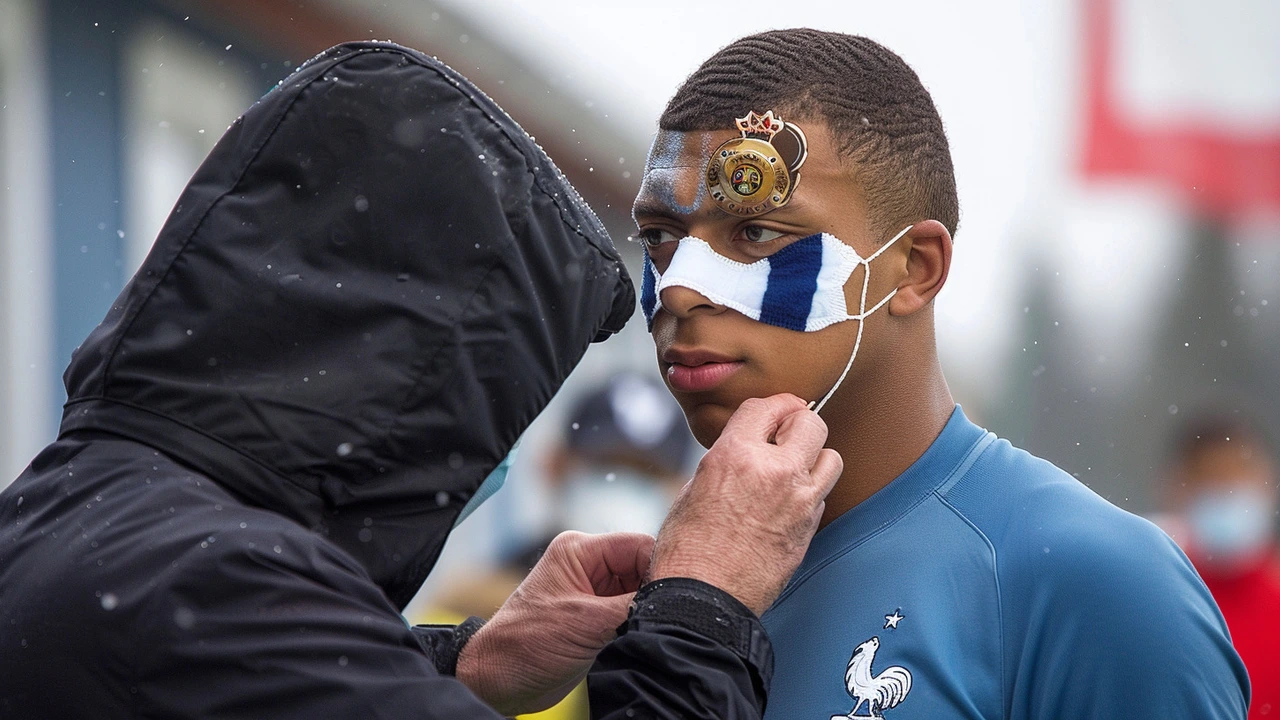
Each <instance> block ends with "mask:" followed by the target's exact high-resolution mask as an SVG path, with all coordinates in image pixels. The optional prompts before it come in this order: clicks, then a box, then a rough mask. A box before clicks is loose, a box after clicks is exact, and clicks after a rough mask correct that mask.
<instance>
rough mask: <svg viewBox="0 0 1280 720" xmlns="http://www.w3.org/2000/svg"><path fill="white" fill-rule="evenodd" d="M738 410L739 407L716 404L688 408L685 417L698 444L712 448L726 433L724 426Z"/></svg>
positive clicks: (701, 404) (699, 404)
mask: <svg viewBox="0 0 1280 720" xmlns="http://www.w3.org/2000/svg"><path fill="white" fill-rule="evenodd" d="M736 409H738V408H737V405H733V406H728V405H722V404H720V403H715V402H703V403H698V404H696V405H693V406H692V407H686V408H685V417H686V418H687V419H688V420H689V430H690V432H692V433H693V437H694V439H696V440H697V441H698V444H699V445H701V446H702V447H704V448H710V447H711V446H712V445H713V444H714V443H715V441H716V440H717V439H719V437H720V433H722V432H724V426H725V425H727V424H728V423H729V418H730V417H731V416H732V415H733V411H734V410H736Z"/></svg>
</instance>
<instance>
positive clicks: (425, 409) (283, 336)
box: [0, 42, 839, 719]
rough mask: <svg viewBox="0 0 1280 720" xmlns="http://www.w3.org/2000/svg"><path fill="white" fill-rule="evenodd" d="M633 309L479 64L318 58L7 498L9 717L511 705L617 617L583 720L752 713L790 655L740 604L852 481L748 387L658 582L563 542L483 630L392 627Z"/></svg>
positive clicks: (230, 140)
mask: <svg viewBox="0 0 1280 720" xmlns="http://www.w3.org/2000/svg"><path fill="white" fill-rule="evenodd" d="M633 305H634V295H633V290H632V288H631V285H630V281H629V279H628V278H627V275H626V272H625V270H624V268H623V265H622V263H621V261H620V260H619V257H618V255H617V253H616V251H615V249H614V247H613V245H612V243H611V241H610V240H609V237H608V235H607V233H606V232H605V230H604V228H603V227H602V226H601V224H600V222H599V220H598V219H597V218H596V217H595V215H594V214H593V213H592V212H591V210H590V209H589V208H588V207H587V206H586V205H585V204H584V203H583V201H582V200H581V199H580V198H579V196H578V195H577V193H576V192H575V191H574V189H573V188H572V187H571V186H570V185H569V183H568V182H567V181H566V180H565V179H564V177H563V176H562V175H561V174H560V173H559V171H558V170H557V169H556V168H555V166H554V165H553V164H552V163H551V161H550V160H549V159H548V158H547V157H546V155H545V154H544V153H543V152H542V151H541V150H540V149H539V148H538V147H537V146H536V145H535V144H534V143H533V141H532V140H531V139H530V138H529V137H528V136H527V135H526V134H525V133H524V132H523V131H522V130H520V128H519V126H518V125H516V124H515V122H514V121H512V120H511V119H510V118H509V117H508V116H507V115H506V114H505V113H503V112H502V110H501V109H500V108H498V107H497V106H496V105H495V104H494V103H493V102H492V101H490V100H489V99H488V98H487V97H485V96H484V95H483V93H481V92H480V91H479V90H477V89H476V88H475V87H474V86H473V85H471V84H470V83H469V82H468V81H467V80H466V79H465V78H463V77H462V76H460V75H458V74H457V73H455V72H454V71H452V70H451V69H449V68H448V67H446V66H444V65H442V64H441V63H439V62H438V61H435V60H434V59H432V58H428V57H426V56H424V55H422V54H420V53H417V52H415V51H411V50H408V49H405V48H401V47H399V46H395V45H392V44H389V43H375V42H362V43H350V44H346V45H341V46H338V47H336V48H333V49H331V50H329V51H326V52H325V53H322V54H321V55H319V56H317V57H316V58H314V59H313V60H311V61H309V62H308V63H307V64H305V65H304V66H303V67H302V68H300V69H299V71H298V72H296V73H295V74H293V75H292V76H290V77H289V78H287V79H286V80H285V81H284V82H282V83H281V84H280V85H279V86H278V87H277V88H275V89H274V90H273V91H272V92H270V93H268V94H267V95H266V96H265V97H264V98H262V99H261V100H260V101H259V102H258V103H256V104H255V105H254V106H253V107H252V108H251V109H250V110H248V111H247V112H246V113H245V115H244V116H243V117H241V118H240V119H238V120H237V121H236V122H235V123H234V124H233V125H232V126H231V127H230V128H229V129H228V131H227V133H226V134H225V135H224V137H223V138H222V139H221V140H220V141H219V143H218V145H217V146H216V147H215V148H214V150H213V151H212V152H211V154H210V155H209V157H208V158H207V159H206V160H205V162H204V163H203V164H202V165H201V167H200V168H199V170H198V171H197V172H196V174H195V175H194V177H193V178H192V179H191V181H190V183H189V185H188V186H187V188H186V190H185V191H184V192H183V194H182V196H181V197H180V198H179V200H178V202H177V204H176V206H175V207H174V209H173V212H172V214H171V216H170V217H169V220H168V222H167V223H166V225H165V226H164V228H163V229H162V231H161V233H160V235H159V237H158V239H157V241H156V244H155V247H154V249H153V250H152V252H151V253H150V255H149V256H148V258H147V259H146V261H145V262H144V263H143V265H142V267H141V269H140V270H139V271H138V273H137V274H136V275H135V276H134V278H133V279H132V281H131V282H130V283H129V284H128V286H127V287H126V288H125V290H124V291H123V292H122V294H121V295H120V297H119V299H118V300H117V301H116V303H115V304H114V305H113V307H112V308H111V310H110V311H109V313H108V314H107V317H106V319H105V320H104V321H103V322H102V324H101V325H99V326H98V328H96V329H95V330H94V331H93V332H92V333H91V334H90V336H89V337H88V339H87V340H86V341H85V342H84V344H83V345H82V346H81V347H80V348H79V349H78V350H77V352H76V353H75V355H74V357H73V359H72V362H71V365H70V367H69V368H68V369H67V372H66V375H65V382H66V387H67V391H68V396H69V400H68V402H67V404H66V408H65V412H64V416H63V420H62V425H61V430H60V434H59V437H58V439H57V440H56V442H54V443H53V444H51V445H50V446H49V447H47V448H46V449H45V450H44V451H43V452H41V453H40V454H39V455H38V456H37V457H36V458H35V459H34V460H33V461H32V463H31V465H30V466H29V467H28V468H27V470H26V471H25V472H24V473H23V474H22V475H21V476H20V477H19V478H18V479H17V480H16V481H15V482H14V483H13V484H12V485H11V486H10V487H9V488H8V489H7V490H6V491H5V492H4V493H2V494H0V717H3V718H17V719H26V718H33V719H34V718H41V719H48V718H59V719H61V718H79V717H86V718H87V717H92V718H141V717H163V718H247V717H254V718H267V717H270V718H357V717H358V718H370V717H377V718H473V717H474V718H484V717H497V715H496V714H495V711H494V710H493V709H491V707H490V706H492V707H496V708H498V709H500V710H503V711H504V712H510V713H515V712H525V711H531V710H536V709H538V708H541V707H546V706H548V705H550V704H551V703H553V702H555V701H556V700H557V699H559V698H560V697H562V696H563V695H564V693H565V692H567V691H568V690H569V689H570V688H571V687H572V686H573V685H574V684H575V683H576V682H578V681H579V680H580V679H581V677H582V676H583V674H585V673H586V672H587V668H588V667H589V666H590V664H591V662H592V660H593V659H594V658H595V657H596V654H597V652H598V651H599V650H600V649H601V648H602V647H603V646H605V644H606V642H609V641H610V638H612V637H613V635H614V628H615V627H616V628H617V631H616V632H617V634H618V637H617V639H616V640H613V641H612V642H611V643H610V645H609V647H610V652H609V653H608V654H606V655H602V656H600V660H599V662H598V664H597V666H596V667H595V669H593V670H592V676H593V680H592V693H593V696H592V704H593V709H594V710H595V712H596V714H597V716H599V717H641V718H643V717H706V718H711V717H758V716H759V715H760V714H761V713H762V711H763V707H764V703H765V697H766V693H767V688H768V683H769V678H770V674H771V672H772V655H771V650H770V647H769V642H768V639H767V637H766V636H765V634H764V631H763V629H762V627H761V626H760V624H759V621H758V619H757V618H756V616H755V615H754V614H753V613H752V612H751V611H750V610H748V609H747V608H746V607H745V606H744V605H743V604H742V603H740V602H738V601H737V600H736V599H735V597H734V594H735V592H744V591H745V590H746V589H747V588H748V587H750V589H751V593H752V596H753V597H760V596H761V594H762V591H761V589H760V588H765V590H764V591H763V594H764V595H768V593H770V592H771V593H773V594H772V595H768V597H770V598H771V597H773V596H776V594H777V591H778V590H780V589H781V586H782V583H783V582H785V580H786V578H787V576H789V575H790V572H791V571H792V570H794V568H795V566H796V564H797V563H798V562H799V559H800V556H801V555H802V554H803V552H804V549H805V547H806V546H807V543H808V540H809V537H811V535H812V533H813V530H814V528H815V526H816V521H817V517H818V515H820V512H821V503H822V497H823V496H825V494H826V491H827V490H828V489H829V488H830V484H831V482H833V481H834V478H835V477H836V476H838V474H839V468H838V464H839V459H838V456H837V457H835V458H834V459H833V458H832V457H831V455H833V453H832V451H829V450H827V451H821V452H820V448H821V445H822V442H823V440H824V439H825V426H823V425H822V424H821V421H820V420H818V419H817V417H816V415H813V414H812V413H810V412H808V411H806V410H804V409H803V403H801V402H800V401H799V400H798V399H795V398H784V397H779V398H772V399H769V400H762V401H758V402H756V403H754V404H752V403H748V404H747V405H744V408H743V410H742V411H741V412H740V413H739V415H738V416H736V418H737V419H736V425H735V424H734V423H731V427H730V428H729V429H727V430H726V432H725V439H724V441H723V442H722V443H719V444H718V446H717V447H714V448H712V450H711V451H710V452H709V453H708V456H707V459H706V460H705V461H704V463H703V465H702V466H701V467H700V469H699V472H698V474H697V475H695V477H694V479H693V481H691V483H690V484H689V485H688V486H686V489H685V491H684V493H683V494H682V496H681V498H680V499H679V500H678V501H677V503H676V506H675V510H674V511H673V514H672V518H671V519H670V520H669V521H668V523H667V526H665V527H664V530H663V532H662V533H661V534H660V536H659V538H658V539H657V550H656V552H654V555H653V557H654V560H653V565H652V567H651V566H650V563H649V557H650V550H651V549H653V547H654V545H653V543H654V541H653V539H651V538H648V537H647V536H642V535H604V536H585V535H572V534H571V535H566V536H563V537H561V538H559V539H557V541H556V542H555V543H554V544H553V545H552V547H551V548H550V550H549V551H548V553H547V555H546V557H545V558H544V559H543V560H542V561H541V562H540V563H539V564H538V566H537V567H536V568H535V569H534V571H533V573H532V574H531V575H530V577H529V579H528V580H527V581H526V582H525V584H524V585H522V586H521V588H520V589H519V590H517V591H516V593H515V594H514V595H513V596H512V598H511V600H509V601H508V603H507V604H506V605H504V606H503V608H502V609H501V610H499V612H498V613H497V615H496V616H495V617H494V618H493V619H492V620H491V621H490V622H489V623H488V624H486V625H483V626H482V625H481V623H480V622H479V621H478V620H476V619H472V620H470V621H468V622H466V623H463V624H462V625H461V626H458V627H457V628H451V627H449V628H445V627H418V628H410V627H408V626H407V625H406V624H405V622H404V620H403V619H402V616H401V615H400V611H401V610H402V609H403V607H404V605H405V604H406V603H407V602H408V601H409V599H410V598H411V597H412V596H413V594H414V593H415V592H416V590H417V589H418V587H419V586H420V585H421V583H422V581H423V580H424V579H425V577H426V576H427V573H428V572H429V571H430V569H431V567H432V565H433V564H434V563H435V560H436V558H437V556H438V554H439V552H440V549H441V547H442V545H443V543H444V540H445V538H446V537H447V535H448V533H449V531H450V529H451V528H452V527H453V525H454V524H455V522H456V520H457V518H458V517H459V514H460V512H461V511H462V509H463V507H464V506H465V505H466V504H467V502H468V500H469V499H470V498H471V497H472V495H473V494H474V493H475V492H476V491H477V489H478V488H479V486H480V485H481V484H482V481H483V480H484V479H485V478H486V477H487V476H488V475H489V474H490V473H491V471H493V470H494V468H495V467H497V466H498V465H499V463H500V461H501V460H502V459H503V458H504V457H505V456H506V454H507V453H508V451H509V450H510V448H511V447H512V445H513V444H514V443H515V441H516V439H517V438H518V437H519V435H520V434H521V433H522V432H523V430H524V429H525V428H526V427H527V426H528V424H529V423H530V422H531V421H532V420H533V418H534V417H535V416H536V415H537V414H538V412H539V411H540V410H541V409H542V408H543V407H544V406H545V405H546V403H547V402H548V401H549V400H550V398H551V397H552V395H553V394H554V393H555V392H556V390H557V389H558V388H559V386H560V385H561V383H562V382H563V381H564V379H565V377H566V376H567V375H568V374H569V372H570V370H572V368H573V367H574V365H575V364H576V363H577V362H578V360H579V359H580V358H581V356H582V354H583V352H584V351H585V350H586V348H587V346H588V344H589V343H590V342H591V341H593V340H602V339H604V338H606V337H608V336H609V335H611V334H612V333H614V332H616V331H617V330H619V329H620V328H621V327H622V325H623V323H624V322H625V321H626V319H627V318H628V316H629V315H630V314H631V313H632V310H633ZM649 578H658V580H657V581H655V582H649V583H648V584H647V585H644V586H643V587H640V586H641V584H642V582H644V581H645V580H647V579H649ZM707 581H711V582H713V583H714V585H713V584H711V583H709V582H707ZM637 588H639V592H638V593H636V594H635V596H634V599H633V597H632V595H631V593H633V592H635V591H636V590H637ZM468 641H470V642H468ZM477 695H478V696H479V697H477ZM481 698H483V701H482V699H481Z"/></svg>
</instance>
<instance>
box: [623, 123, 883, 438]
mask: <svg viewBox="0 0 1280 720" xmlns="http://www.w3.org/2000/svg"><path fill="white" fill-rule="evenodd" d="M797 124H799V125H800V126H801V128H802V129H803V130H804V131H805V134H806V135H807V137H808V141H809V157H808V160H807V162H806V163H805V165H804V168H803V169H802V171H801V177H802V181H801V182H800V183H799V185H798V186H797V187H796V190H795V192H794V194H793V196H792V198H791V201H790V202H789V203H788V204H787V205H785V206H784V207H782V208H779V209H777V210H774V211H772V212H769V213H766V214H764V215H761V216H758V217H754V218H739V217H735V216H733V215H729V214H728V213H726V212H724V211H723V210H721V209H720V208H719V207H718V206H717V205H716V203H715V201H713V200H712V199H711V198H710V197H709V196H708V194H707V192H706V190H705V187H704V173H705V170H706V165H707V160H708V158H709V156H710V154H711V152H712V151H713V150H714V149H715V148H717V147H719V146H720V144H721V143H723V142H725V141H726V140H729V139H731V138H734V137H737V136H738V135H739V133H738V132H737V131H736V130H730V131H715V132H686V133H677V132H669V131H663V132H660V133H659V134H658V137H657V139H656V140H655V142H654V147H653V150H652V152H651V154H650V158H649V162H648V165H647V167H646V169H645V175H644V180H643V183H642V185H641V188H640V194H639V195H638V196H637V198H636V202H635V206H634V208H633V210H634V214H635V219H636V224H637V225H638V227H639V232H638V233H637V237H638V238H639V240H640V241H641V242H643V243H645V245H646V248H647V250H648V252H649V255H650V257H651V258H652V259H653V263H654V265H655V266H656V267H657V269H658V271H659V272H663V271H664V270H665V269H666V267H667V265H668V264H669V263H670V262H671V258H672V255H673V254H674V252H675V250H676V247H677V245H678V242H679V240H680V239H681V238H683V237H686V236H689V235H692V236H694V237H697V238H700V239H702V240H704V241H706V242H707V243H708V244H709V245H710V246H711V247H712V248H713V249H714V250H715V251H716V252H717V253H719V254H720V255H723V256H724V257H726V258H729V259H732V260H736V261H738V262H743V263H750V262H755V261H757V260H760V259H761V258H765V257H768V256H770V255H772V254H773V253H775V252H777V251H778V250H780V249H782V248H783V247H786V246H787V245H788V244H790V243H792V242H795V241H796V240H798V239H800V238H803V237H807V236H809V235H813V234H814V233H819V232H826V233H830V234H832V235H834V236H836V237H837V238H840V239H841V240H842V241H844V242H845V243H847V244H849V245H851V246H853V248H854V249H855V250H857V251H858V252H859V253H860V254H861V255H862V257H867V256H869V255H870V254H871V253H872V252H874V251H875V249H876V245H875V243H876V241H877V239H875V238H872V237H871V235H870V233H869V230H868V228H869V225H868V223H867V218H866V212H865V206H864V202H863V200H862V196H861V193H860V192H859V191H858V188H857V186H856V183H855V182H854V178H853V177H852V174H851V171H850V169H849V168H848V167H847V166H846V165H844V164H842V163H841V161H840V160H839V158H838V155H837V154H836V148H835V146H834V144H833V143H832V141H831V137H830V135H829V133H828V132H827V130H826V128H825V127H823V126H822V125H821V124H820V123H816V122H799V123H797ZM882 260H883V258H882V259H877V260H876V261H875V263H873V265H874V266H877V267H878V266H879V263H880V262H882ZM863 272H864V268H863V267H861V266H860V267H859V268H858V269H857V270H855V271H854V273H853V275H852V277H850V278H849V281H848V282H847V283H846V285H845V297H846V304H847V306H848V307H850V308H854V310H853V311H854V312H856V308H857V307H858V300H859V297H858V296H859V295H860V294H861V290H862V273H863ZM892 275H893V273H888V272H873V273H871V286H870V288H869V291H868V298H870V299H871V300H870V302H872V303H873V302H875V301H876V300H878V299H879V298H882V297H884V296H885V295H886V294H887V293H888V292H890V291H891V290H892V289H893V286H894V282H895V281H894V279H893V277H892ZM661 301H662V302H661V305H660V307H659V308H658V310H657V314H656V315H655V316H654V319H653V339H654V343H655V344H656V346H657V354H658V367H659V368H660V369H661V371H662V376H663V378H664V380H665V382H666V383H667V386H668V387H669V388H670V389H671V392H672V394H673V395H674V396H675V398H676V400H678V401H679V402H680V405H681V407H683V408H684V412H685V415H686V416H687V417H688V419H689V426H690V428H691V429H692V430H693V434H694V436H695V437H697V439H698V441H699V442H700V443H702V444H703V445H705V446H709V445H710V444H711V443H712V442H714V441H715V439H716V438H717V437H719V435H720V432H721V430H723V429H724V425H725V423H726V421H727V420H728V419H729V416H730V415H732V414H733V411H734V410H736V409H737V407H738V405H739V404H740V403H741V402H742V401H743V400H745V399H747V398H750V397H765V396H768V395H773V394H776V393H780V392H790V393H794V394H795V395H798V396H800V397H801V398H804V399H806V400H817V399H820V398H821V397H822V396H823V395H825V394H826V392H827V391H828V390H830V389H831V387H832V386H833V385H834V384H835V382H836V379H837V378H838V377H839V375H840V372H841V371H842V370H844V366H845V363H846V362H847V361H848V359H849V354H850V353H851V352H852V350H853V343H854V337H855V335H856V333H857V329H858V321H847V322H840V323H836V324H835V325H832V326H830V327H828V328H825V329H823V330H819V331H817V332H799V331H794V330H788V329H785V328H780V327H776V326H773V325H768V324H765V323H761V322H758V321H755V320H752V319H751V318H749V317H747V316H746V315H743V314H741V313H739V312H737V311H734V310H730V309H728V308H725V307H724V306H721V305H717V304H715V303H713V302H711V301H710V300H708V299H707V298H706V297H704V296H702V295H700V294H698V293H697V292H695V291H693V290H690V289H688V288H684V287H669V288H667V289H665V290H663V291H662V297H661ZM869 304H870V303H869ZM881 315H887V313H877V314H875V315H872V316H871V318H870V319H869V320H868V321H867V329H866V330H865V331H864V336H863V341H862V347H861V349H860V350H859V352H858V361H857V362H856V363H855V367H854V369H853V370H852V371H851V372H850V377H849V379H847V380H846V381H845V385H848V384H850V383H855V382H856V376H857V375H858V367H859V366H865V364H869V363H872V362H874V357H875V351H874V349H873V347H874V345H875V342H874V341H873V340H872V338H873V337H874V336H875V334H876V329H877V326H878V324H879V323H878V322H877V320H878V319H879V320H880V322H883V319H882V318H880V316H881ZM843 390H844V386H843V385H842V386H841V393H838V394H837V398H838V397H839V395H840V394H843Z"/></svg>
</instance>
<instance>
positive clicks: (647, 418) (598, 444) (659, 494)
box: [541, 373, 693, 548]
mask: <svg viewBox="0 0 1280 720" xmlns="http://www.w3.org/2000/svg"><path fill="white" fill-rule="evenodd" d="M692 450H693V436H692V435H690V434H689V428H688V426H687V425H686V424H685V422H684V417H683V416H682V415H681V414H680V406H679V405H678V404H676V401H675V400H674V399H672V397H671V396H670V395H669V394H668V393H667V391H666V388H665V387H663V386H662V384H661V383H660V382H658V381H657V380H656V379H653V378H650V377H648V376H644V375H638V374H634V373H620V374H618V375H615V376H614V377H612V378H610V379H609V380H608V381H607V382H606V383H605V384H604V385H602V386H601V387H599V388H597V389H595V390H593V391H591V392H588V393H586V394H585V395H583V396H582V397H581V398H580V399H578V400H577V402H576V403H575V404H574V407H573V408H572V410H570V412H569V420H568V426H567V427H566V428H565V432H564V441H563V442H562V443H561V444H560V445H559V446H557V447H555V448H553V449H552V450H551V451H550V452H549V453H548V455H547V458H546V462H545V466H546V473H547V481H548V483H549V484H550V485H551V489H552V490H553V492H555V494H556V499H555V500H554V501H553V506H554V510H553V519H552V522H551V525H552V527H550V528H548V530H549V531H550V532H548V533H547V534H546V538H545V541H544V542H543V543H541V546H542V547H544V548H545V547H546V545H547V542H546V541H549V540H550V539H551V538H552V537H554V536H555V535H556V534H558V533H560V532H562V531H564V530H578V531H581V532H589V533H602V532H619V531H626V532H644V533H651V534H653V533H657V532H658V529H659V528H661V527H662V521H663V519H664V518H665V517H666V516H667V510H669V509H670V507H671V501H672V500H674V499H675V497H676V494H677V493H679V492H680V487H681V486H682V485H684V483H685V481H686V480H688V478H689V473H691V472H692V468H691V467H690V463H689V460H690V459H691V458H690V453H691V451H692Z"/></svg>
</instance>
